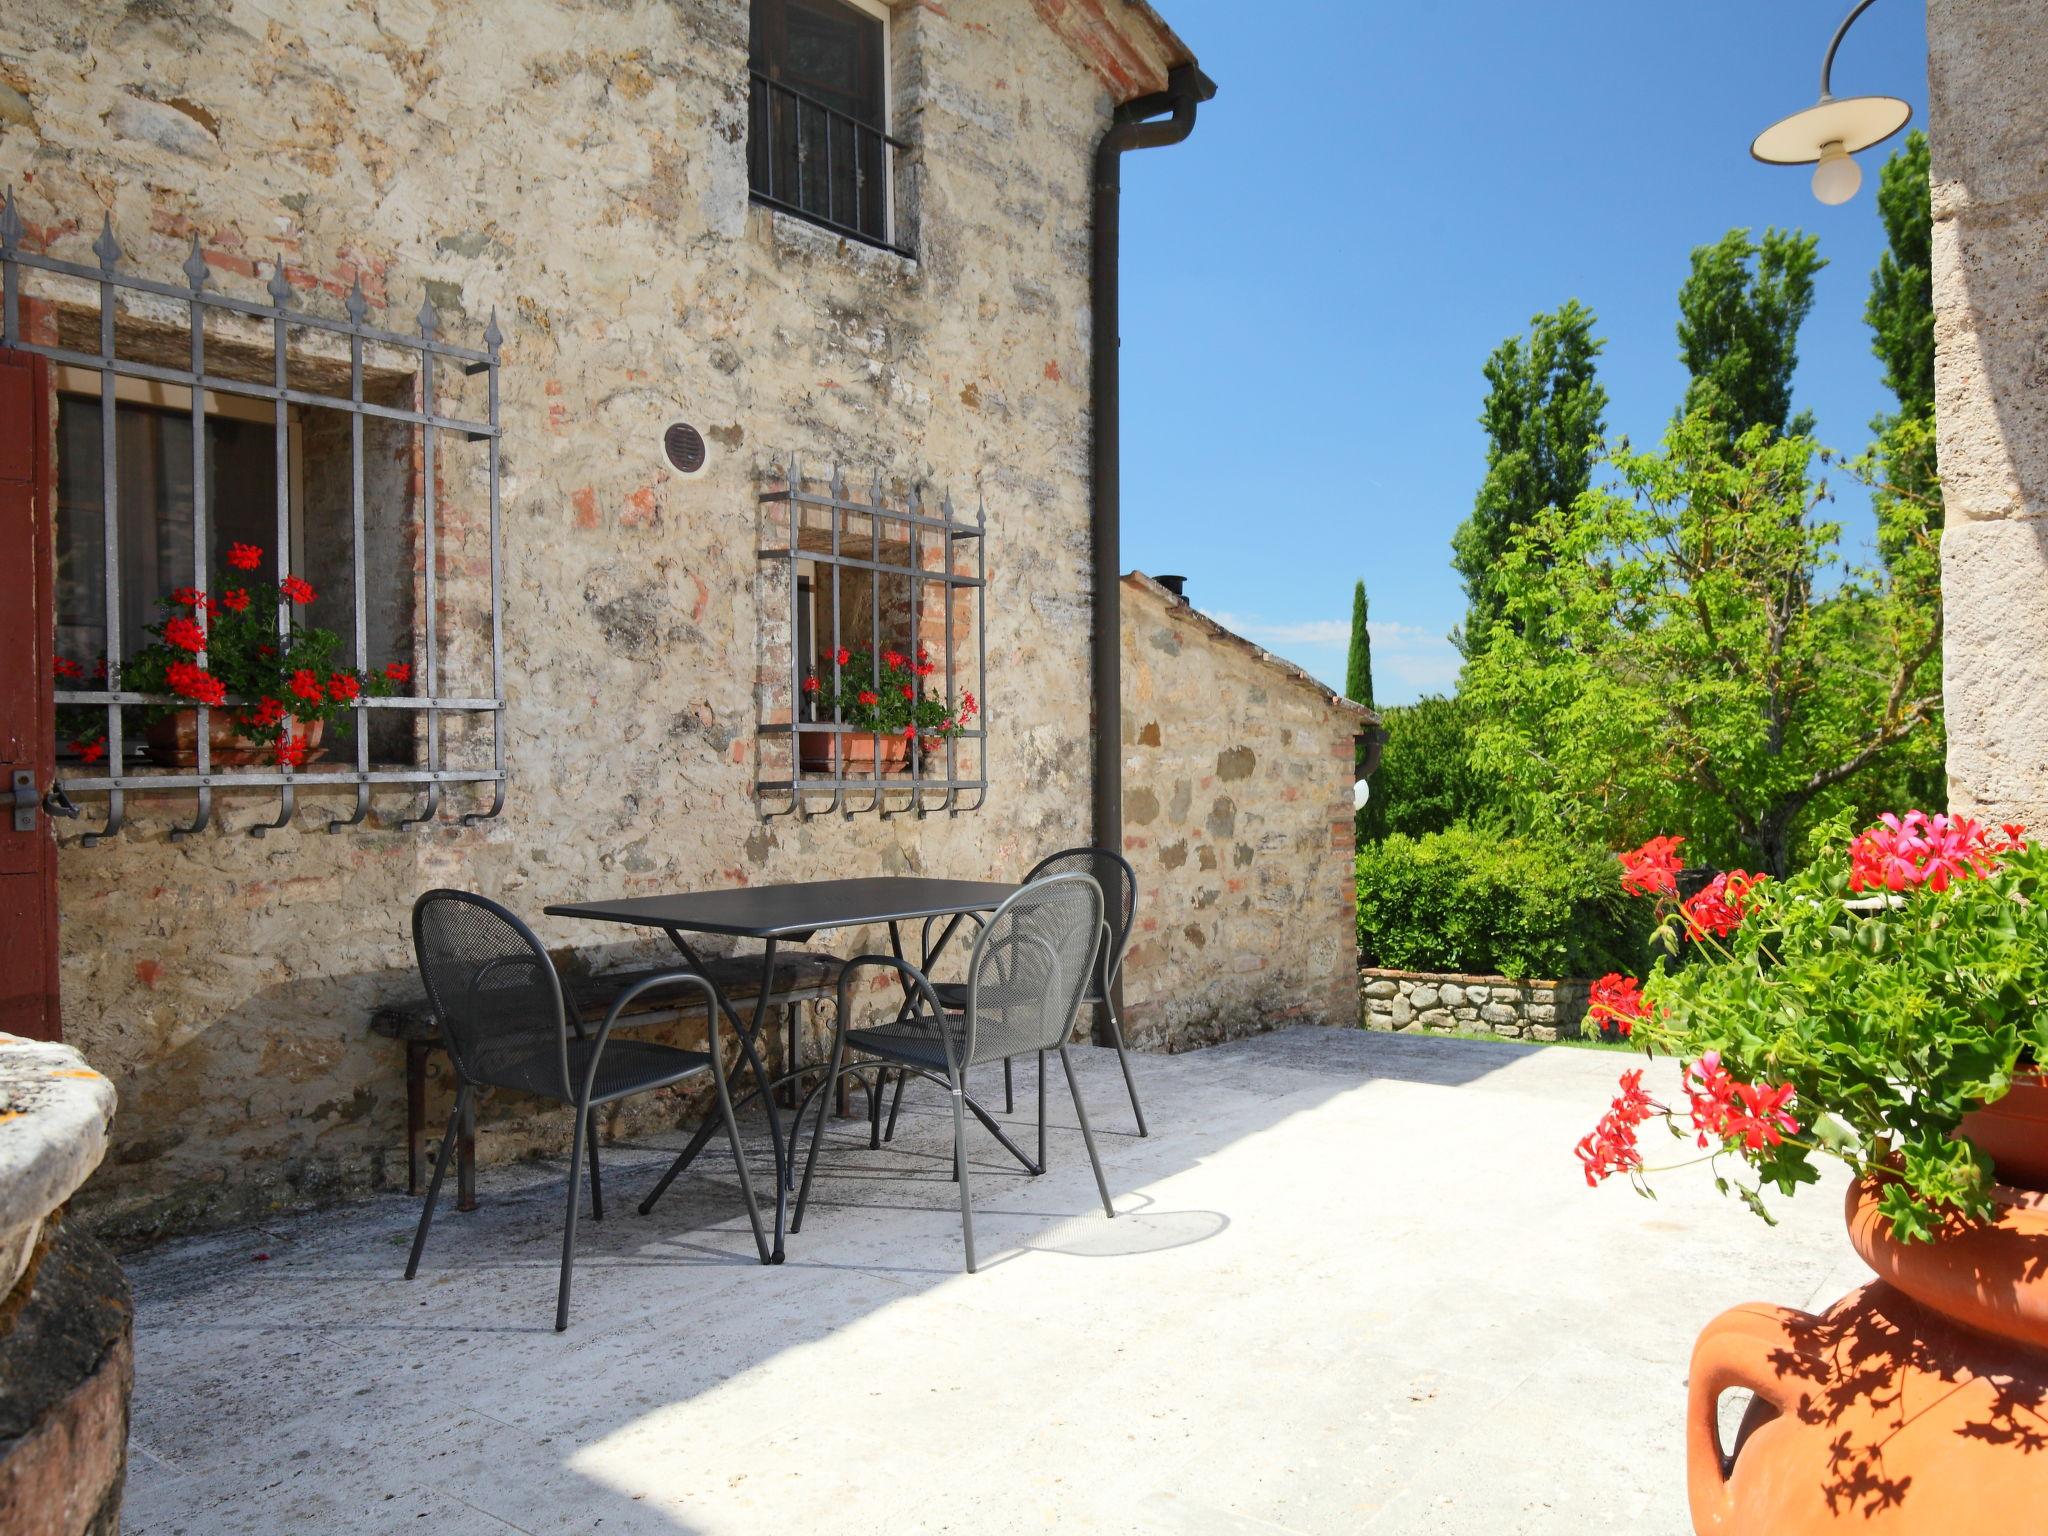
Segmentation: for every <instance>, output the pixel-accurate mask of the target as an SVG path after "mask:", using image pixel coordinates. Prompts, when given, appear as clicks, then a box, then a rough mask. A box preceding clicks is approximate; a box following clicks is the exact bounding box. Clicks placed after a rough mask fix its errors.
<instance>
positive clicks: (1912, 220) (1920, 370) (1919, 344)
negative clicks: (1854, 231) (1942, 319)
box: [1863, 128, 1934, 416]
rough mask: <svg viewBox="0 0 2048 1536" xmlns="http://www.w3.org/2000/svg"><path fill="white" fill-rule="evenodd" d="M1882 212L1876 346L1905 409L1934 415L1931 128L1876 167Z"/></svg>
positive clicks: (1869, 316)
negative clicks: (1928, 146) (1930, 187)
mask: <svg viewBox="0 0 2048 1536" xmlns="http://www.w3.org/2000/svg"><path fill="white" fill-rule="evenodd" d="M1877 213H1878V217H1879V218H1880V219H1882V220H1883V221H1884V232H1885V239H1886V243H1887V249H1886V250H1885V253H1884V254H1883V255H1882V256H1880V257H1879V258H1878V260H1877V270H1876V271H1875V272H1873V273H1872V274H1871V276H1870V301H1869V302H1868V303H1867V304H1866V305H1864V308H1863V318H1864V319H1865V320H1867V321H1868V322H1869V323H1870V329H1871V332H1872V337H1873V339H1872V341H1871V350H1872V351H1873V352H1875V353H1876V354H1877V357H1878V361H1880V362H1882V363H1883V364H1884V385H1885V388H1886V389H1889V390H1890V391H1891V392H1892V393H1893V394H1894V395H1896V396H1898V399H1899V409H1900V411H1901V412H1905V413H1914V414H1921V415H1929V416H1931V415H1933V414H1934V270H1933V268H1934V258H1933V243H1934V205H1933V201H1932V199H1931V197H1930V196H1929V193H1928V164H1927V135H1926V134H1924V133H1922V132H1921V131H1920V130H1919V129H1917V128H1915V129H1914V130H1913V131H1912V132H1911V133H1909V134H1907V135H1906V142H1905V144H1904V145H1903V146H1902V147H1901V148H1900V149H1899V150H1898V152H1897V153H1896V154H1894V155H1893V156H1892V157H1891V158H1890V159H1889V160H1887V161H1885V163H1884V169H1883V170H1882V171H1880V172H1879V173H1878V180H1877Z"/></svg>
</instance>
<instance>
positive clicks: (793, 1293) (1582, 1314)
mask: <svg viewBox="0 0 2048 1536" xmlns="http://www.w3.org/2000/svg"><path fill="white" fill-rule="evenodd" d="M1077 1059H1078V1062H1079V1065H1080V1068H1081V1071H1082V1081H1083V1088H1084V1092H1086V1094H1087V1095H1088V1103H1089V1105H1090V1108H1091V1111H1092V1114H1093V1118H1094V1121H1095V1124H1096V1125H1097V1127H1098V1130H1097V1138H1098V1142H1099V1144H1100V1145H1101V1148H1102V1151H1103V1157H1104V1163H1105V1166H1106V1169H1107V1172H1108V1176H1109V1184H1110V1188H1111V1191H1112V1192H1113V1193H1114V1194H1115V1196H1116V1205H1117V1211H1118V1217H1117V1219H1116V1220H1115V1221H1114V1222H1111V1221H1109V1220H1107V1219H1105V1217H1104V1216H1103V1214H1102V1210H1101V1207H1100V1205H1099V1204H1098V1203H1097V1199H1096V1194H1095V1189H1094V1184H1093V1180H1092V1179H1091V1177H1090V1175H1089V1172H1088V1167H1087V1163H1086V1160H1085V1158H1084V1156H1083V1153H1082V1148H1081V1143H1080V1138H1079V1134H1078V1132H1077V1131H1076V1130H1075V1129H1074V1128H1073V1127H1074V1118H1073V1111H1072V1107H1071V1105H1070V1103H1069V1102H1068V1100H1067V1098H1066V1094H1065V1092H1064V1088H1063V1085H1062V1084H1061V1081H1060V1078H1059V1074H1058V1071H1057V1067H1055V1069H1054V1072H1053V1074H1052V1079H1051V1082H1052V1091H1051V1099H1050V1102H1051V1108H1052V1122H1053V1126H1054V1133H1053V1142H1052V1157H1051V1162H1052V1167H1051V1169H1050V1171H1049V1172H1048V1173H1047V1174H1046V1175H1045V1176H1044V1177H1042V1178H1039V1179H1036V1180H1033V1179H1028V1178H1026V1177H1024V1176H1023V1175H1022V1172H1021V1170H1019V1169H1017V1168H1016V1166H1015V1165H1014V1164H1009V1163H1008V1162H1007V1159H1006V1158H1005V1157H1004V1156H1003V1154H1002V1153H1001V1151H1000V1149H998V1148H997V1147H996V1146H995V1144H994V1143H993V1142H992V1141H991V1140H989V1138H988V1137H987V1136H986V1135H984V1134H982V1133H981V1132H980V1131H979V1130H975V1129H971V1130H970V1136H971V1143H970V1145H971V1157H972V1164H973V1169H974V1178H975V1192H976V1212H977V1219H976V1236H977V1240H978V1245H979V1249H980V1254H981V1262H982V1269H981V1272H980V1273H979V1274H977V1275H972V1276H969V1275H966V1274H963V1273H962V1272H961V1269H960V1256H961V1250H960V1234H959V1219H958V1211H957V1207H956V1206H955V1204H954V1203H953V1202H954V1199H955V1193H954V1189H953V1186H952V1184H951V1183H950V1182H949V1180H948V1178H947V1172H948V1152H947V1146H948V1138H949V1135H950V1128H951V1116H950V1113H945V1112H942V1105H943V1097H942V1095H941V1094H940V1093H939V1092H938V1091H936V1090H934V1089H932V1088H930V1087H929V1086H925V1087H923V1088H922V1089H921V1090H920V1089H917V1088H914V1089H913V1090H912V1093H911V1095H910V1096H909V1097H908V1098H907V1100H906V1103H905V1107H904V1117H903V1128H902V1130H901V1132H900V1134H899V1136H898V1139H897V1141H896V1143H895V1144H893V1146H891V1147H888V1148H885V1149H884V1150H883V1151H882V1152H880V1153H872V1152H869V1151H868V1150H867V1145H866V1135H865V1126H864V1124H862V1123H860V1122H836V1121H835V1122H833V1123H832V1125H831V1127H830V1129H829V1130H828V1133H827V1140H826V1146H825V1155H824V1158H823V1160H822V1165H821V1174H820V1184H819V1187H818V1189H817V1190H816V1191H815V1192H814V1196H813V1209H812V1211H811V1214H810V1217H809V1219H808V1221H807V1223H806V1226H805V1229H804V1231H803V1232H802V1233H800V1234H798V1235H797V1236H795V1237H793V1238H792V1239H791V1240H790V1243H789V1259H788V1262H787V1263H786V1264H784V1265H783V1266H781V1267H779V1268H763V1267H761V1266H760V1265H759V1264H757V1263H756V1262H755V1259H754V1250H753V1244H752V1239H751V1237H750V1235H749V1234H748V1232H747V1227H746V1219H745V1216H744V1213H743V1212H742V1211H741V1209H740V1206H739V1200H738V1186H737V1184H736V1183H735V1182H734V1179H733V1176H732V1169H731V1167H730V1163H729V1160H727V1159H725V1158H723V1157H722V1156H718V1155H714V1154H715V1153H716V1151H717V1149H716V1146H715V1145H714V1149H713V1152H712V1153H707V1155H706V1157H705V1158H704V1159H703V1160H702V1161H701V1162H700V1163H699V1165H698V1166H697V1167H696V1168H694V1169H693V1170H692V1171H691V1173H690V1174H688V1175H686V1176H685V1177H684V1178H683V1179H681V1180H679V1181H678V1182H677V1184H676V1185H675V1187H674V1188H673V1189H672V1190H671V1191H670V1193H669V1195H668V1197H667V1199H666V1200H665V1201H664V1202H663V1204H662V1205H661V1206H659V1207H658V1208H657V1209H656V1211H655V1213H654V1214H653V1215H652V1216H651V1217H646V1218H643V1217H641V1216H639V1215H638V1214H637V1212H636V1210H635V1209H634V1206H635V1203H636V1201H637V1199H638V1197H639V1195H640V1194H641V1193H642V1192H644V1190H645V1188H646V1187H647V1185H648V1184H649V1183H650V1182H651V1180H652V1178H653V1177H654V1172H655V1170H656V1169H657V1168H658V1167H659V1166H660V1165H661V1164H662V1163H663V1162H664V1161H665V1159H666V1157H667V1156H668V1155H670V1154H669V1153H668V1152H666V1151H664V1150H663V1149H662V1145H660V1144H656V1143H654V1142H649V1143H646V1144H638V1145H631V1146H629V1145H621V1146H618V1147H616V1148H607V1149H606V1150H607V1158H606V1163H605V1172H606V1174H607V1178H606V1190H607V1196H608V1200H607V1204H608V1207H609V1210H610V1215H609V1218H608V1219H607V1220H606V1221H605V1222H604V1223H602V1224H601V1225H600V1224H595V1223H591V1222H589V1221H588V1220H587V1219H586V1220H585V1222H584V1223H583V1225H582V1229H581V1240H580V1244H579V1262H578V1269H577V1285H576V1298H575V1314H574V1317H573V1319H572V1322H571V1325H570V1330H569V1332H568V1333H566V1334H563V1335H559V1336H558V1335H556V1334H555V1333H554V1332H553V1331H552V1326H551V1325H552V1322H553V1299H554V1268H555V1263H556V1259H557V1254H558V1252H559V1242H560V1222H561V1182H560V1181H561V1178H562V1175H563V1172H564V1169H563V1167H562V1165H561V1164H535V1165H524V1166H520V1167H516V1168H504V1169H491V1170H486V1171H485V1173H484V1175H483V1177H482V1180H481V1198H482V1208H481V1209H480V1210H478V1211H477V1212H475V1213H473V1214H471V1215H467V1216H463V1215H457V1214H455V1213H454V1211H453V1209H452V1201H451V1202H450V1203H449V1204H447V1205H444V1206H443V1208H442V1214H441V1215H440V1217H439V1218H438V1219H437V1222H436V1230H435V1232H434V1235H433V1239H432V1241H431V1242H430V1244H429V1246H428V1250H427V1256H426V1261H425V1263H424V1265H423V1266H422V1269H421V1273H420V1278H419V1279H418V1280H417V1281H415V1282H414V1283H412V1284H411V1285H408V1284H406V1283H405V1282H404V1281H403V1280H401V1279H400V1278H399V1277H400V1274H401V1271H402V1269H403V1266H404V1262H405V1244H406V1243H407V1241H408V1240H409V1237H410V1233H411V1230H412V1224H413V1222H414V1220H415V1219H416V1214H417V1210H418V1205H417V1202H415V1201H413V1200H410V1199H407V1198H404V1197H401V1196H395V1195H394V1196H385V1197H381V1198H378V1199H376V1200H373V1201H370V1202H368V1203H365V1204H359V1205H355V1206H350V1207H345V1208H343V1209H340V1210H335V1211H328V1212H323V1213H319V1214H316V1215H311V1216H305V1217H295V1218H292V1219H290V1220H286V1221H281V1222H278V1223H275V1224H273V1225H271V1226H269V1227H267V1228H265V1229H262V1230H258V1231H242V1232H235V1233H229V1234H225V1235H221V1236H216V1237H211V1238H206V1239H202V1240H191V1241H185V1242H180V1243H175V1244H170V1245H166V1246H164V1247H161V1248H159V1249H156V1250H154V1251H152V1252H150V1253H148V1254H146V1255H142V1256H140V1257H138V1258H136V1259H134V1260H133V1261H132V1262H131V1263H130V1265H129V1269H130V1273H131V1274H132V1276H133V1278H134V1281H135V1290H136V1301H137V1307H136V1394H135V1408H134V1430H133V1437H132V1440H131V1458H130V1467H129V1481H128V1502H127V1521H126V1529H127V1530H128V1531H129V1532H131V1533H136V1536H172V1533H188V1536H238V1533H253V1532H261V1533H273V1532H325V1531H345V1532H351V1533H367V1532H388V1531H401V1530H403V1531H424V1530H431V1531H433V1532H435V1533H436V1536H456V1533H486V1532H496V1533H502V1532H506V1531H526V1532H533V1533H540V1532H566V1531H577V1532H589V1531H601V1532H606V1533H612V1532H649V1533H667V1536H674V1533H684V1532H703V1533H719V1536H725V1533H742V1532H765V1531H776V1530H795V1531H832V1532H838V1531H846V1532H868V1531H876V1532H882V1531H887V1532H910V1531H969V1530H972V1531H977V1532H988V1531H1036V1530H1046V1529H1051V1528H1054V1527H1058V1528H1061V1529H1068V1530H1096V1531H1106V1532H1147V1533H1149V1532H1205V1533H1206V1532H1215V1533H1247V1536H1249V1533H1270V1532H1347V1533H1349V1532H1358V1531H1372V1532H1409V1531H1420V1532H1484V1533H1503V1532H1549V1531H1555V1532H1573V1533H1577V1532H1586V1531H1625V1532H1631V1533H1645V1532H1649V1533H1655V1532H1672V1533H1679V1532H1683V1531H1685V1530H1686V1529H1688V1526H1687V1522H1686V1518H1685V1513H1684V1509H1685V1503H1684V1472H1683V1459H1682V1447H1683V1438H1684V1436H1683V1411H1684V1404H1685V1388H1684V1383H1685V1370H1686V1360H1687V1356H1688V1353H1689V1351H1690V1348H1691V1344H1692V1338H1693V1335H1694V1333H1695V1332H1697V1330H1698V1329H1699V1327H1700V1326H1701V1325H1702V1324H1703V1323H1704V1322H1705V1321H1706V1320H1707V1319H1708V1318H1709V1317H1711V1316H1712V1315H1713V1314H1714V1313H1715V1312H1717V1311H1719V1310H1720V1309H1721V1308H1723V1307H1726V1306H1729V1305H1732V1304H1734V1303H1736V1302H1740V1301H1748V1300H1771V1301H1778V1302H1787V1303H1793V1304H1798V1305H1808V1304H1812V1303H1814V1302H1817V1301H1824V1300H1828V1299H1832V1298H1833V1297H1834V1296H1836V1295H1838V1294H1840V1293H1841V1292H1842V1291H1844V1290H1847V1289H1848V1288H1849V1287H1851V1286H1852V1285H1855V1284H1857V1283H1858V1282H1859V1281H1860V1280H1862V1279H1863V1278H1865V1277H1866V1275H1865V1272H1864V1271H1863V1270H1862V1268H1861V1266H1860V1264H1859V1263H1858V1262H1857V1260H1856V1259H1855V1257H1854V1255H1853V1254H1852V1253H1851V1252H1850V1251H1849V1248H1848V1245H1847V1242H1846V1241H1845V1239H1844V1237H1843V1235H1842V1223H1841V1215H1840V1211H1841V1205H1840V1189H1841V1186H1840V1183H1839V1181H1836V1182H1832V1183H1830V1184H1829V1185H1828V1186H1826V1187H1824V1188H1822V1189H1820V1190H1818V1191H1814V1190H1809V1191H1807V1192H1805V1193H1804V1194H1803V1195H1802V1196H1801V1197H1800V1199H1799V1200H1797V1201H1796V1202H1792V1201H1787V1202H1780V1203H1779V1204H1778V1207H1777V1211H1778V1215H1779V1217H1780V1220H1781V1223H1782V1225H1780V1226H1779V1227H1778V1228H1776V1229H1775V1230H1774V1229H1771V1228H1768V1227H1766V1226H1765V1225H1764V1224H1763V1223H1761V1222H1760V1221H1758V1220H1757V1219H1756V1218H1755V1217H1753V1216H1751V1215H1750V1214H1749V1213H1748V1212H1747V1211H1745V1210H1743V1209H1742V1208H1741V1207H1740V1206H1739V1205H1737V1204H1735V1203H1734V1202H1732V1201H1725V1200H1722V1199H1721V1198H1719V1197H1718V1196H1716V1195H1715V1194H1714V1193H1713V1190H1712V1188H1711V1184H1710V1181H1709V1180H1708V1179H1707V1178H1706V1177H1705V1175H1704V1170H1701V1169H1688V1170H1686V1171H1684V1172H1682V1173H1674V1174H1671V1175H1669V1176H1667V1177H1665V1178H1664V1179H1663V1180H1661V1181H1660V1189H1661V1194H1662V1198H1661V1199H1659V1200H1657V1201H1655V1202H1650V1201H1644V1200H1640V1199H1638V1198H1636V1197H1635V1196H1634V1195H1632V1194H1631V1193H1629V1191H1628V1190H1627V1189H1626V1188H1623V1187H1621V1186H1618V1185H1611V1186H1608V1187H1606V1188H1603V1189H1601V1190H1599V1191H1592V1190H1589V1189H1587V1188H1586V1186H1585V1183H1584V1181H1583V1179H1582V1178H1581V1177H1580V1174H1579V1171H1578V1167H1577V1163H1576V1161H1575V1159H1574V1158H1573V1157H1572V1155H1571V1149H1572V1145H1573V1143H1574V1142H1575V1141H1576V1140H1577V1139H1578V1137H1579V1136H1580V1135H1582V1134H1583V1133H1584V1132H1585V1131H1586V1130H1587V1129H1588V1128H1590V1126H1591V1125H1592V1123H1593V1121H1594V1120H1595V1119H1596V1118H1598V1116H1599V1114H1600V1112H1601V1111H1602V1110H1603V1109H1604V1108H1605V1106H1606V1102H1607V1099H1608V1097H1609V1096H1610V1095H1611V1093H1612V1090H1613V1084H1614V1078H1615V1075H1616V1073H1617V1072H1618V1071H1620V1070H1621V1069H1622V1068H1624V1067H1625V1066H1626V1065H1628V1062H1627V1060H1626V1058H1623V1057H1621V1056H1618V1055H1615V1054H1611V1053H1607V1052H1598V1051H1584V1050H1570V1049H1562V1048H1550V1049H1542V1048H1532V1047H1525V1046H1516V1045H1509V1044H1498V1045H1496V1044H1491V1043H1486V1042H1467V1041H1456V1040H1441V1039H1418V1038H1413V1037H1409V1036H1387V1035H1376V1034H1367V1033H1363V1032H1359V1031H1351V1030H1342V1031H1340V1030H1323V1029H1292V1030H1288V1031H1285V1032H1283V1033H1280V1034H1276V1035H1269V1036H1264V1037H1261V1038H1257V1039H1253V1040H1248V1041H1243V1042H1240V1043H1237V1044H1234V1045H1227V1046H1221V1047H1218V1048H1216V1049H1213V1050H1207V1051H1200V1052H1193V1053H1190V1054H1187V1055H1182V1056H1174V1057H1146V1058H1141V1059H1140V1060H1139V1062H1138V1067H1139V1070H1140V1073H1141V1076H1140V1086H1141V1089H1142V1090H1143V1091H1144V1093H1145V1094H1146V1108H1147V1111H1148V1114H1149V1116H1150V1118H1151V1120H1152V1122H1153V1128H1154V1129H1153V1135H1152V1136H1151V1137H1150V1138H1148V1139H1144V1140H1140V1139H1139V1138H1137V1137H1136V1136H1135V1135H1134V1134H1132V1133H1131V1120H1130V1112H1129V1106H1128V1104H1127V1103H1126V1102H1125V1101H1124V1099H1123V1096H1122V1091H1121V1089H1122V1084H1121V1082H1120V1081H1119V1079H1118V1077H1117V1073H1116V1060H1115V1057H1114V1056H1113V1055H1111V1054H1110V1053H1108V1052H1106V1051H1095V1050H1084V1051H1080V1052H1078V1053H1077ZM1668 1065H1669V1064H1665V1066H1666V1068H1667V1069H1668ZM1023 1075H1024V1076H1025V1077H1026V1078H1028V1077H1029V1074H1028V1073H1027V1074H1023ZM1672 1075H1673V1076H1675V1074H1672ZM1019 1087H1020V1092H1019V1096H1018V1104H1017V1111H1018V1112H1017V1114H1016V1116H1015V1117H1014V1120H1015V1121H1016V1123H1017V1124H1018V1125H1019V1126H1020V1127H1022V1126H1026V1125H1028V1124H1029V1123H1030V1122H1031V1119H1032V1116H1033V1114H1034V1113H1035V1111H1034V1109H1033V1102H1034V1101H1033V1098H1032V1095H1031V1092H1030V1088H1029V1085H1028V1083H1026V1082H1020V1085H1019ZM982 1097H983V1099H984V1102H991V1103H992V1104H993V1105H994V1106H999V1105H1000V1103H1001V1094H1000V1088H999V1087H997V1088H996V1089H995V1090H994V1092H993V1093H992V1094H991V1093H989V1092H987V1091H986V1084H984V1085H983V1092H982ZM1018 1134H1019V1139H1020V1140H1022V1139H1023V1132H1022V1131H1021V1130H1020V1131H1019V1133H1018ZM678 1142H679V1138H672V1139H669V1140H668V1141H667V1142H666V1145H667V1146H669V1147H671V1148H672V1147H673V1146H674V1145H676V1144H678ZM761 1142H762V1146H761V1157H760V1159H759V1162H758V1163H757V1166H758V1167H760V1168H761V1169H763V1170H764V1173H763V1176H762V1178H761V1180H760V1183H761V1184H762V1185H763V1186H766V1185H767V1183H768V1180H767V1177H766V1175H765V1169H766V1167H767V1156H766V1148H765V1127H763V1128H762V1135H761ZM1686 1145H1687V1144H1684V1143H1674V1144H1673V1148H1674V1155H1673V1159H1672V1160H1676V1157H1677V1156H1678V1155H1682V1153H1683V1151H1684V1148H1685V1146H1686ZM258 1254H267V1255H268V1259H267V1261H263V1262H259V1261H257V1255H258Z"/></svg>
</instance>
